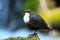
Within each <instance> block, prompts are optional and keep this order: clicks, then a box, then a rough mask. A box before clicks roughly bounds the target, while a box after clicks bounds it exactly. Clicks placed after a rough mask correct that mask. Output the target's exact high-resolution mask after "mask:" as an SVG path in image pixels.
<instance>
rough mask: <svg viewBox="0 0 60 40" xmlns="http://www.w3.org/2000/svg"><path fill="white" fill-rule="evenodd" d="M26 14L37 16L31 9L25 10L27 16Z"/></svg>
mask: <svg viewBox="0 0 60 40" xmlns="http://www.w3.org/2000/svg"><path fill="white" fill-rule="evenodd" d="M26 13H28V14H30V15H34V14H35V13H34V11H33V10H31V9H27V10H25V14H26Z"/></svg>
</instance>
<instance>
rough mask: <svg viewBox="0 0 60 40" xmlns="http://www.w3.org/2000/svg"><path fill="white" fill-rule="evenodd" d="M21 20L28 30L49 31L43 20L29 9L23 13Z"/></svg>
mask: <svg viewBox="0 0 60 40" xmlns="http://www.w3.org/2000/svg"><path fill="white" fill-rule="evenodd" d="M23 20H24V22H25V24H26V25H27V27H28V28H30V29H33V30H35V31H36V30H41V29H46V30H49V28H48V26H47V23H46V22H45V21H44V19H43V18H42V17H41V16H39V15H38V14H36V13H35V12H33V11H32V10H30V9H28V10H26V11H25V15H24V17H23Z"/></svg>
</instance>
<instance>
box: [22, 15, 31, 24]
mask: <svg viewBox="0 0 60 40" xmlns="http://www.w3.org/2000/svg"><path fill="white" fill-rule="evenodd" d="M23 20H24V22H25V23H28V22H29V20H30V18H29V16H28V15H25V16H24V18H23Z"/></svg>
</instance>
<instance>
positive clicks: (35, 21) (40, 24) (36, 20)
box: [30, 15, 49, 29]
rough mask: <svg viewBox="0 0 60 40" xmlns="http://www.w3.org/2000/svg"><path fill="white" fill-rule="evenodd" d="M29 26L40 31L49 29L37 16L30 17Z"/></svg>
mask: <svg viewBox="0 0 60 40" xmlns="http://www.w3.org/2000/svg"><path fill="white" fill-rule="evenodd" d="M30 25H32V26H33V27H36V28H37V27H38V28H40V29H49V28H48V26H47V24H46V22H45V21H44V20H43V18H42V17H41V16H38V15H32V16H30Z"/></svg>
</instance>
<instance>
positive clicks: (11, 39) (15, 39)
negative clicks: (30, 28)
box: [4, 33, 40, 40]
mask: <svg viewBox="0 0 60 40" xmlns="http://www.w3.org/2000/svg"><path fill="white" fill-rule="evenodd" d="M4 40H40V39H39V37H38V36H37V34H35V33H34V34H30V35H29V36H28V37H8V38H5V39H4Z"/></svg>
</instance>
